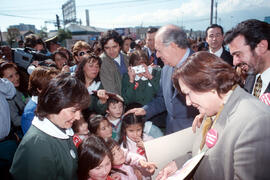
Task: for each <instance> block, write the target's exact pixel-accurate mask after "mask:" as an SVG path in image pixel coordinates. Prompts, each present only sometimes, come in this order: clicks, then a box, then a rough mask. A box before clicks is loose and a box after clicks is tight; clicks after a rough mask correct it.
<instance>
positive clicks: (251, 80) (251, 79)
mask: <svg viewBox="0 0 270 180" xmlns="http://www.w3.org/2000/svg"><path fill="white" fill-rule="evenodd" d="M255 80H256V75H253V74H251V75H248V77H247V78H246V82H245V85H244V89H245V90H246V91H247V92H248V93H250V94H251V93H252V91H253V87H254V84H255ZM263 93H270V83H269V84H268V86H267V88H266V89H265V91H264V92H263Z"/></svg>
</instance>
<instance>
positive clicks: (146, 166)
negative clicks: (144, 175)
mask: <svg viewBox="0 0 270 180" xmlns="http://www.w3.org/2000/svg"><path fill="white" fill-rule="evenodd" d="M139 163H140V165H141V167H142V168H144V169H145V170H146V171H147V172H149V173H151V174H154V172H155V170H156V169H157V166H156V164H155V163H153V162H147V161H145V160H140V161H139Z"/></svg>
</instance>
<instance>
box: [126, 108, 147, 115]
mask: <svg viewBox="0 0 270 180" xmlns="http://www.w3.org/2000/svg"><path fill="white" fill-rule="evenodd" d="M130 113H134V114H135V115H136V116H143V115H145V114H146V111H145V110H144V109H143V108H133V109H130V110H129V111H127V112H126V113H125V114H124V116H125V115H127V114H130Z"/></svg>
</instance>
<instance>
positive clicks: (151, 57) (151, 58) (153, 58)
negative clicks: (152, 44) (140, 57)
mask: <svg viewBox="0 0 270 180" xmlns="http://www.w3.org/2000/svg"><path fill="white" fill-rule="evenodd" d="M154 60H155V54H154V53H152V54H151V56H150V62H149V64H152V63H154Z"/></svg>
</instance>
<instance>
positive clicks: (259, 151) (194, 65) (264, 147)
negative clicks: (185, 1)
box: [157, 52, 270, 180]
mask: <svg viewBox="0 0 270 180" xmlns="http://www.w3.org/2000/svg"><path fill="white" fill-rule="evenodd" d="M173 81H174V85H175V86H176V88H177V89H178V90H179V91H180V92H181V93H183V94H185V96H186V103H187V105H188V106H191V105H192V106H194V107H196V108H197V109H198V110H199V111H200V113H201V114H205V118H204V120H203V125H202V126H201V129H200V130H199V131H197V133H196V134H197V137H196V139H195V140H194V143H193V149H192V156H196V155H197V154H198V152H204V153H205V155H204V157H203V159H202V160H201V161H200V163H199V165H198V166H197V167H196V169H195V171H194V174H192V175H190V176H193V178H194V179H200V180H201V179H202V180H203V179H208V180H209V179H228V180H230V179H270V172H269V170H268V167H269V166H270V154H269V149H270V143H269V140H270V111H269V107H267V106H266V105H264V104H263V103H262V102H260V101H259V100H258V99H257V98H255V97H253V96H252V95H250V94H248V93H247V92H245V91H244V90H243V89H242V88H241V87H240V86H239V85H238V82H239V81H240V78H239V76H238V75H237V74H236V72H235V70H234V69H233V68H232V67H231V66H230V65H228V64H227V63H226V62H224V61H223V60H221V59H220V58H218V57H217V56H215V55H212V54H210V53H208V52H198V53H195V54H193V55H192V56H190V57H189V58H188V60H187V61H186V62H184V64H183V65H182V66H181V67H180V68H178V69H177V70H176V71H175V73H174V75H173ZM183 159H185V158H184V157H183V156H182V157H179V158H178V159H176V160H175V161H173V162H171V163H169V164H168V165H167V166H166V167H165V168H164V169H163V170H162V171H160V173H159V175H158V177H157V179H166V178H167V177H168V176H170V175H172V174H173V173H174V172H175V171H176V170H177V169H180V168H181V167H182V165H183V164H184V162H183V161H182V160H183Z"/></svg>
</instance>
